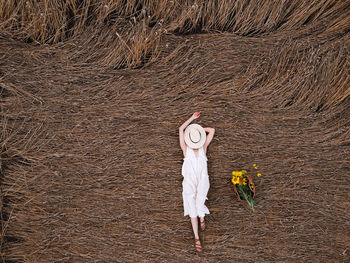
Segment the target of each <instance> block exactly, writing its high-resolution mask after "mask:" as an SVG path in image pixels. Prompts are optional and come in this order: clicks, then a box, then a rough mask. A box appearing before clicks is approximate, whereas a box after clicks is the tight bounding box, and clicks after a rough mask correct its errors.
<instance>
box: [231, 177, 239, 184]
mask: <svg viewBox="0 0 350 263" xmlns="http://www.w3.org/2000/svg"><path fill="white" fill-rule="evenodd" d="M232 183H233V184H238V183H239V179H238V177H235V176H234V177H232Z"/></svg>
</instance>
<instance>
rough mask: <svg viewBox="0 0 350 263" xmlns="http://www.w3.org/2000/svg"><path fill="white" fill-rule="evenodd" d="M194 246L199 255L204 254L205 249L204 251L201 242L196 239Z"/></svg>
mask: <svg viewBox="0 0 350 263" xmlns="http://www.w3.org/2000/svg"><path fill="white" fill-rule="evenodd" d="M194 245H195V247H196V250H197V252H198V253H202V252H203V249H202V244H201V241H200V240H199V239H197V238H195V239H194Z"/></svg>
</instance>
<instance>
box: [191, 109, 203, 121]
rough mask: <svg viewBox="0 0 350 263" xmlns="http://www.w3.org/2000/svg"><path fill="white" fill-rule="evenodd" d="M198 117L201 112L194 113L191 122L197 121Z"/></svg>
mask: <svg viewBox="0 0 350 263" xmlns="http://www.w3.org/2000/svg"><path fill="white" fill-rule="evenodd" d="M199 116H201V112H200V111H196V112H195V113H193V115H192V119H193V120H195V119H198V118H199Z"/></svg>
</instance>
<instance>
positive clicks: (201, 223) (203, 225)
mask: <svg viewBox="0 0 350 263" xmlns="http://www.w3.org/2000/svg"><path fill="white" fill-rule="evenodd" d="M199 221H200V225H201V230H202V231H204V230H205V220H204V218H203V219H200V220H199Z"/></svg>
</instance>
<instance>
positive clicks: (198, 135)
mask: <svg viewBox="0 0 350 263" xmlns="http://www.w3.org/2000/svg"><path fill="white" fill-rule="evenodd" d="M206 137H207V135H206V133H205V131H204V129H203V127H202V126H200V125H198V124H191V125H189V126H187V128H186V130H185V143H186V144H187V145H188V146H189V147H191V148H192V149H199V148H200V147H202V146H203V145H204V143H205V139H206Z"/></svg>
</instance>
